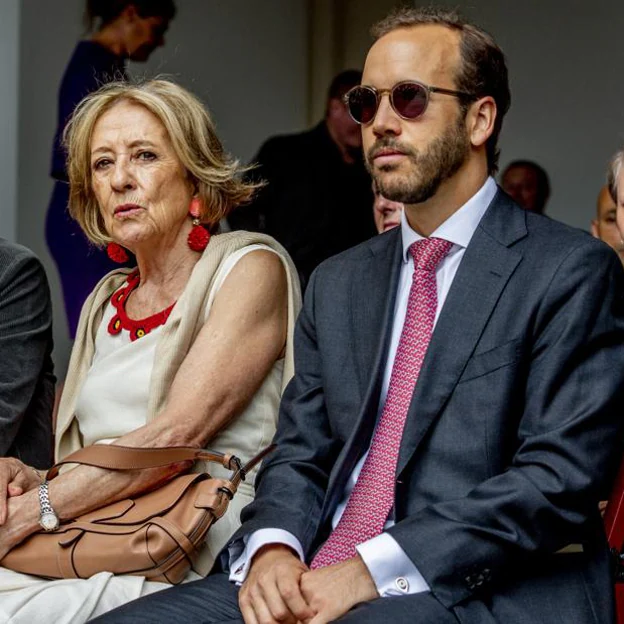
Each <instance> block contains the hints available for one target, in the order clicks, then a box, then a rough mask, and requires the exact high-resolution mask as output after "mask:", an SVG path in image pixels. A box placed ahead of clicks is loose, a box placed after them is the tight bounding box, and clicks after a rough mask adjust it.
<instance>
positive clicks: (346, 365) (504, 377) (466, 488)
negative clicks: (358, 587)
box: [235, 191, 624, 624]
mask: <svg viewBox="0 0 624 624" xmlns="http://www.w3.org/2000/svg"><path fill="white" fill-rule="evenodd" d="M401 252H402V243H401V233H400V230H399V228H396V229H395V230H393V231H391V232H388V233H386V234H384V235H381V236H379V237H377V238H375V239H372V240H371V241H368V242H366V243H363V244H361V245H359V246H357V247H355V248H353V249H350V250H348V251H346V252H344V253H342V254H340V255H338V256H335V257H334V258H331V259H330V260H328V261H326V262H325V263H323V264H322V265H321V266H320V267H319V268H318V269H317V271H316V272H315V273H314V275H313V277H312V279H311V281H310V285H309V287H308V291H307V293H306V300H305V304H304V308H303V310H302V313H301V315H300V317H299V320H298V323H297V328H296V336H295V340H296V342H295V358H296V361H295V364H296V375H295V377H294V379H293V380H292V382H291V383H290V385H289V386H288V388H287V390H286V392H285V394H284V397H283V400H282V406H281V411H280V420H279V425H278V431H277V435H276V442H277V444H278V448H277V450H276V451H275V452H274V453H273V454H272V455H271V456H269V458H268V459H267V460H266V462H265V465H264V467H263V469H262V471H261V473H260V475H259V477H258V480H257V496H256V499H255V501H254V502H253V503H252V504H251V505H249V506H248V507H247V508H246V509H245V510H244V512H243V520H244V523H243V526H242V528H241V529H240V531H239V533H238V534H237V535H236V536H235V539H236V538H240V537H241V536H242V535H244V534H249V533H250V532H252V531H254V530H256V529H260V528H266V527H275V528H281V529H285V530H287V531H290V532H291V533H293V534H294V535H295V536H296V537H297V538H298V539H299V540H300V541H301V543H302V545H303V548H304V551H305V553H306V554H307V557H308V560H309V559H311V557H312V555H313V553H314V552H315V550H316V549H317V548H318V547H319V545H320V543H322V541H323V540H324V539H325V538H326V537H327V534H328V531H329V527H330V520H331V516H332V514H333V512H334V510H335V508H336V505H337V503H338V501H339V500H340V498H341V496H342V494H343V491H344V486H345V482H346V480H347V479H348V477H349V475H350V474H351V472H352V470H353V468H354V466H355V465H356V463H357V461H358V459H359V458H360V457H361V456H362V454H363V453H364V451H365V450H366V449H367V448H368V445H369V444H370V439H371V435H372V432H373V428H374V425H375V419H376V415H377V409H378V403H379V395H380V387H381V383H382V377H383V372H384V369H385V366H386V360H387V352H388V344H389V337H390V333H391V328H392V322H393V316H394V306H395V297H396V291H397V283H398V277H399V273H400V266H401ZM623 293H624V283H623V272H622V267H621V266H620V263H619V260H618V259H617V257H616V255H615V254H614V253H613V252H612V251H611V250H610V249H609V248H608V247H607V246H606V245H604V244H603V243H601V242H600V241H598V240H596V239H593V238H592V237H590V236H589V235H588V234H586V233H584V232H581V231H579V230H574V229H572V228H569V227H567V226H565V225H562V224H560V223H557V222H555V221H553V220H551V219H548V218H546V217H542V216H539V215H534V214H531V213H527V212H525V211H523V210H522V209H520V208H519V207H518V206H516V205H515V204H514V203H513V202H512V201H511V200H510V199H509V198H508V197H507V196H506V195H505V194H504V193H502V192H501V191H499V193H498V194H497V195H496V197H495V198H494V200H493V202H492V204H491V205H490V206H489V208H488V210H487V212H486V214H485V215H484V217H483V219H482V220H481V223H480V224H479V226H478V228H477V230H476V232H475V234H474V236H473V238H472V240H471V242H470V244H469V246H468V248H467V249H466V251H465V255H464V257H463V259H462V262H461V264H460V266H459V269H458V271H457V274H456V276H455V279H454V281H453V284H452V286H451V289H450V291H449V293H448V296H447V299H446V302H445V304H444V306H443V308H442V311H441V313H440V316H439V319H438V322H437V324H436V327H435V330H434V333H433V336H432V339H431V342H430V345H429V348H428V352H427V355H426V358H425V361H424V365H423V369H422V372H421V374H420V378H419V379H418V382H417V384H416V388H415V390H414V395H413V398H412V402H411V406H410V409H409V413H408V417H407V423H406V425H405V430H404V434H403V439H402V444H401V450H400V456H399V460H398V466H397V474H396V485H395V507H394V517H395V520H396V524H395V525H394V526H393V527H392V528H390V529H388V533H389V534H390V535H391V536H392V537H393V538H394V539H395V540H396V541H397V542H398V544H399V545H400V546H401V548H402V549H403V550H404V551H405V552H406V553H407V555H408V556H409V558H410V559H411V560H412V561H413V563H414V564H415V565H416V566H417V568H418V569H419V571H420V572H421V573H422V575H423V576H424V578H425V579H426V581H427V582H428V584H429V585H430V587H431V592H432V593H433V595H434V596H435V598H437V600H439V601H440V603H442V605H444V606H445V607H446V608H447V609H449V610H451V611H452V612H453V613H454V614H455V615H456V617H457V618H458V619H459V621H461V622H463V623H475V624H476V623H479V624H481V623H483V622H485V623H487V622H501V623H505V624H509V623H524V622H526V623H527V624H528V623H529V622H530V623H531V624H534V623H536V622H539V623H542V622H543V623H549V624H551V623H553V622H574V623H575V624H577V623H578V624H581V623H585V622H599V623H600V624H605V623H606V622H611V621H612V620H613V604H612V603H613V597H612V589H611V583H610V576H609V558H608V551H607V547H606V543H605V537H604V532H603V529H602V524H601V519H600V516H599V513H598V508H597V503H598V500H599V498H600V497H603V496H604V495H605V492H606V489H607V488H608V484H609V479H610V478H611V477H612V475H613V472H614V469H615V467H616V465H617V463H618V460H619V454H620V451H621V448H622V445H621V444H620V443H619V440H620V438H621V434H622V423H623V419H622V407H623V400H622V399H623V390H624V306H623ZM569 544H581V545H582V549H583V551H582V552H576V553H567V554H563V553H559V554H556V553H557V551H559V550H560V549H562V548H564V547H566V546H568V545H569ZM576 550H577V551H578V550H579V549H578V548H576ZM385 600H388V610H389V611H388V613H389V616H391V611H392V598H387V599H385ZM415 618H416V619H415V621H417V617H416V614H415Z"/></svg>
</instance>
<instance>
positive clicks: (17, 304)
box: [0, 238, 54, 608]
mask: <svg viewBox="0 0 624 624" xmlns="http://www.w3.org/2000/svg"><path fill="white" fill-rule="evenodd" d="M51 353H52V304H51V303H50V289H49V288H48V280H47V278H46V274H45V271H44V270H43V266H41V262H40V261H39V259H38V258H37V257H36V256H35V255H34V254H33V253H32V251H30V250H29V249H26V248H25V247H22V246H21V245H15V244H13V243H9V242H8V241H6V240H4V239H1V238H0V457H7V456H11V457H17V458H18V459H20V460H21V461H23V462H25V463H27V464H30V465H32V466H35V467H37V468H44V467H47V466H50V464H51V462H52V407H53V405H54V373H53V370H54V367H53V364H52V358H51ZM0 608H1V607H0Z"/></svg>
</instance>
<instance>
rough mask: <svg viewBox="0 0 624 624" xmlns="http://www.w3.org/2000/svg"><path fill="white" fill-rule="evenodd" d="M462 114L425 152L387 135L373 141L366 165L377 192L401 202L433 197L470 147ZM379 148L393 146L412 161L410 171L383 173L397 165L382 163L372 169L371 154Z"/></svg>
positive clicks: (419, 201)
mask: <svg viewBox="0 0 624 624" xmlns="http://www.w3.org/2000/svg"><path fill="white" fill-rule="evenodd" d="M464 119H465V116H464V115H459V118H458V120H457V122H456V123H455V124H454V125H452V126H449V127H448V128H447V129H446V130H445V132H444V134H442V136H440V137H438V138H437V139H434V141H433V142H432V143H431V144H430V145H429V147H428V148H427V150H426V151H425V152H422V153H419V152H418V151H417V150H416V149H414V148H413V147H409V146H408V145H405V144H403V143H401V142H399V141H395V140H394V139H392V138H390V137H384V138H382V139H380V140H378V141H376V142H375V144H374V145H373V147H371V148H370V149H369V150H368V153H367V158H366V166H367V168H368V170H369V172H370V173H371V175H372V176H373V178H374V179H375V185H376V187H377V188H378V189H379V192H380V193H381V194H382V195H383V196H384V197H385V198H387V199H390V200H392V201H396V202H401V203H403V204H420V203H422V202H424V201H427V200H428V199H430V198H431V197H433V196H434V195H435V194H436V193H437V192H438V189H439V188H440V185H441V184H442V182H444V181H445V180H448V179H449V178H451V177H452V176H453V175H455V173H457V171H458V170H459V168H460V167H461V166H462V165H463V164H464V162H465V161H466V158H467V157H468V153H469V150H470V142H469V140H468V136H467V135H466V128H465V126H464ZM382 148H391V149H392V148H394V149H397V150H399V151H401V152H403V153H404V154H405V155H406V156H407V158H409V160H410V162H411V167H410V171H409V172H408V173H407V174H406V175H404V176H400V177H399V175H398V174H397V175H395V176H388V177H386V176H383V175H381V174H380V172H391V171H395V170H396V165H394V164H389V165H382V166H381V167H379V168H378V170H377V172H375V170H374V169H373V166H372V164H371V163H372V162H373V158H374V155H375V153H376V152H377V151H379V150H380V149H382Z"/></svg>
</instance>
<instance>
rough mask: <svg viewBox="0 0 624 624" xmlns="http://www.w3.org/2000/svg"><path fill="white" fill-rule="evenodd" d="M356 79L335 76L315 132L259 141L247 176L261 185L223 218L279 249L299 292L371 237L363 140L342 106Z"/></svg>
mask: <svg viewBox="0 0 624 624" xmlns="http://www.w3.org/2000/svg"><path fill="white" fill-rule="evenodd" d="M361 77H362V74H361V72H359V71H356V70H346V71H344V72H342V73H340V74H338V75H337V76H336V77H335V78H334V80H333V81H332V84H331V86H330V88H329V93H328V96H327V108H326V114H325V119H324V120H323V121H321V122H320V123H319V124H318V125H316V126H315V127H314V128H312V129H311V130H308V131H307V132H302V133H300V134H292V135H286V136H277V137H272V138H270V139H269V140H268V141H266V143H264V145H263V146H262V147H261V148H260V151H259V152H258V155H257V156H256V158H255V159H254V160H255V162H257V163H258V167H257V169H256V170H255V171H254V174H253V175H254V177H255V178H256V179H264V180H265V181H266V183H267V184H266V187H265V188H264V189H263V191H262V192H261V193H259V194H258V196H257V198H256V199H255V200H254V202H253V204H251V205H250V206H245V207H242V208H238V209H237V210H236V211H235V212H233V213H232V214H231V215H230V216H229V217H228V222H229V224H230V226H231V227H232V228H233V229H235V230H251V231H258V232H265V233H266V234H270V235H271V236H273V237H274V238H276V239H277V240H278V241H279V242H280V243H281V244H282V245H284V247H285V248H286V250H287V251H288V253H289V254H290V256H291V257H292V259H293V261H294V263H295V266H296V267H297V270H298V271H299V277H300V279H301V283H302V287H305V285H306V283H307V281H308V279H309V277H310V275H311V273H312V271H313V270H314V269H315V268H316V266H317V265H318V264H320V263H321V262H322V261H323V260H325V259H326V258H329V257H330V256H333V255H335V254H337V253H339V252H341V251H344V250H345V249H348V248H349V247H353V246H354V245H357V244H358V243H361V242H362V241H365V240H367V239H369V238H371V237H372V236H374V235H375V234H376V230H375V224H374V221H373V218H372V215H371V212H370V206H371V205H372V203H373V194H372V192H371V181H370V176H369V175H368V173H367V171H366V168H365V166H364V162H363V159H362V136H361V132H360V128H359V126H358V125H357V124H356V123H355V121H353V119H351V117H350V116H349V112H348V111H347V108H346V106H345V103H344V101H343V96H344V95H345V93H346V92H347V91H348V90H349V89H350V88H351V87H353V86H355V85H358V84H359V83H360V79H361Z"/></svg>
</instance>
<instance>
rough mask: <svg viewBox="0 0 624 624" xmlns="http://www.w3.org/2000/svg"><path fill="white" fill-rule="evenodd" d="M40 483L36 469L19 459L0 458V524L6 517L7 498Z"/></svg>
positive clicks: (22, 492)
mask: <svg viewBox="0 0 624 624" xmlns="http://www.w3.org/2000/svg"><path fill="white" fill-rule="evenodd" d="M40 484H41V477H40V476H39V475H38V473H37V471H36V470H35V469H34V468H31V467H30V466H27V465H26V464H24V463H22V462H21V461H20V460H19V459H15V458H13V457H6V458H3V459H0V526H1V525H3V524H4V523H5V522H6V519H7V498H9V497H11V496H20V495H21V494H24V492H28V491H29V490H32V489H34V488H36V487H38V486H39V485H40Z"/></svg>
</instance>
